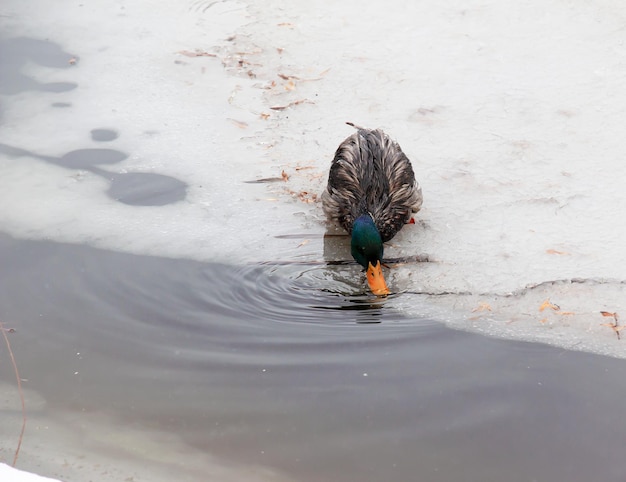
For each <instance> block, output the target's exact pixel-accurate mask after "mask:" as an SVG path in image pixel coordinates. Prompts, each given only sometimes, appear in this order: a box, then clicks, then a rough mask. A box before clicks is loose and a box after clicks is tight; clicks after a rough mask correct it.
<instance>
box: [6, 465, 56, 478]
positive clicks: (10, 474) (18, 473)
mask: <svg viewBox="0 0 626 482" xmlns="http://www.w3.org/2000/svg"><path fill="white" fill-rule="evenodd" d="M0 480H4V481H6V482H46V481H47V482H52V481H56V480H57V479H50V478H48V477H42V476H40V475H37V474H31V473H29V472H24V471H23V470H18V469H15V468H13V467H11V466H9V465H6V464H3V463H0Z"/></svg>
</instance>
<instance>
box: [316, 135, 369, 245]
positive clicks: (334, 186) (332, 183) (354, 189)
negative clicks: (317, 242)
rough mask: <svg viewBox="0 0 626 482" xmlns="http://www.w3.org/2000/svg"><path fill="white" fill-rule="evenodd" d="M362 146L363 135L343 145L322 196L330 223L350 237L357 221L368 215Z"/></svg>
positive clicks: (353, 136) (348, 139) (334, 161)
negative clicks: (340, 227)
mask: <svg viewBox="0 0 626 482" xmlns="http://www.w3.org/2000/svg"><path fill="white" fill-rule="evenodd" d="M361 144H362V143H361V142H360V136H359V134H358V133H354V134H352V135H351V136H350V137H348V138H347V139H346V140H345V141H343V142H342V143H341V144H340V145H339V147H338V148H337V151H336V152H335V156H334V158H333V161H332V163H331V165H330V172H329V173H328V185H327V187H326V189H325V190H324V192H323V193H322V206H323V208H324V212H325V213H326V216H327V217H328V219H330V220H331V221H335V222H337V223H338V224H339V225H340V226H342V227H343V228H344V229H346V231H348V232H349V233H351V232H352V225H353V223H354V220H355V219H356V218H358V217H359V216H360V215H361V214H363V213H364V212H367V209H366V208H367V207H366V203H365V202H366V192H367V186H365V185H364V183H363V179H365V178H366V176H367V169H366V166H364V165H363V163H362V162H361V158H362V155H363V153H362V147H361Z"/></svg>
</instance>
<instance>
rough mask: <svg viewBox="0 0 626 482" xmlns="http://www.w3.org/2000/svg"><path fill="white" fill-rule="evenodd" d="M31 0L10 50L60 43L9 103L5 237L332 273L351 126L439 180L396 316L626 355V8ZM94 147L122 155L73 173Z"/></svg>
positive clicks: (10, 27) (3, 171)
mask: <svg viewBox="0 0 626 482" xmlns="http://www.w3.org/2000/svg"><path fill="white" fill-rule="evenodd" d="M36 3H37V4H38V8H39V10H38V11H39V12H40V14H39V15H37V16H34V17H33V16H28V17H27V14H28V11H29V10H30V9H31V8H32V3H31V4H29V5H28V6H27V5H26V4H23V3H22V2H16V1H14V2H8V4H7V5H5V6H4V7H3V12H2V13H3V15H4V17H3V20H2V22H3V25H4V29H3V32H4V34H3V42H5V45H6V41H8V40H9V39H14V38H35V39H39V40H42V39H49V42H51V43H52V44H54V45H52V46H51V45H47V46H48V47H54V48H56V50H54V49H53V50H54V51H55V52H56V54H55V55H54V58H55V59H57V63H53V64H52V65H46V64H45V63H42V61H41V59H38V58H33V57H32V56H31V57H28V56H24V57H23V58H22V59H21V60H22V61H21V63H20V64H19V65H17V67H16V69H17V71H18V72H19V75H21V76H25V77H26V78H28V79H31V81H32V82H29V83H26V84H25V85H27V86H28V89H26V90H24V91H19V92H11V93H10V95H9V94H5V95H4V96H3V101H2V112H1V114H2V122H3V126H2V130H1V131H0V144H2V146H0V147H2V148H1V149H0V155H2V161H1V162H0V179H1V181H0V182H1V183H2V189H0V205H2V206H3V208H2V210H0V226H1V228H2V229H3V230H4V231H7V232H9V233H11V234H13V235H16V236H21V237H28V238H48V239H54V240H58V241H67V242H75V243H89V244H92V245H96V246H100V247H104V248H109V249H116V250H126V251H131V252H136V253H150V254H159V255H165V256H176V257H193V258H198V259H204V260H220V261H225V260H230V261H232V262H241V261H262V260H268V259H271V260H275V259H277V258H280V259H294V258H298V259H302V258H304V259H319V258H320V257H321V253H322V251H323V246H322V241H321V238H320V237H319V236H320V235H321V234H323V233H324V231H325V225H324V221H323V216H322V212H321V208H320V206H319V203H318V202H317V196H318V195H319V193H320V192H321V190H322V189H323V187H324V184H325V175H326V169H327V167H328V165H329V162H330V159H331V158H332V154H333V152H334V149H335V148H336V146H337V145H338V144H339V142H341V140H343V138H345V137H346V136H347V135H349V134H350V133H351V132H352V130H351V128H350V127H348V126H346V125H345V124H344V122H345V121H353V122H355V123H357V124H360V125H364V126H368V127H382V128H384V129H385V130H386V131H387V132H388V133H389V134H390V135H391V136H392V137H394V138H395V139H397V140H398V141H399V143H400V144H401V146H402V147H403V149H404V150H405V152H406V153H407V154H408V156H409V157H410V158H411V159H412V160H413V163H414V167H415V170H416V173H417V176H418V178H419V179H420V181H421V183H422V186H423V190H424V196H425V201H424V207H423V210H422V212H421V213H420V214H419V215H418V218H417V219H418V223H417V224H416V225H411V226H408V227H406V228H405V229H404V230H403V232H402V233H401V234H400V235H399V236H398V237H397V238H396V239H394V240H393V241H392V242H391V245H390V246H389V247H388V248H387V250H386V254H387V255H388V256H390V257H398V256H404V255H413V254H421V253H425V254H427V255H428V256H429V258H430V259H431V260H432V261H431V262H430V263H421V264H419V265H407V266H400V267H395V268H394V269H392V273H391V275H390V278H391V280H392V288H393V286H395V289H396V290H400V291H405V292H407V295H406V296H403V297H399V298H397V299H396V300H394V303H395V305H396V306H397V307H398V308H399V309H402V310H404V311H407V312H409V313H419V314H423V313H431V314H433V315H435V316H437V317H439V318H441V319H444V320H447V321H448V322H449V323H450V324H452V325H454V326H457V327H459V328H463V329H473V330H478V331H481V332H484V333H488V334H492V335H497V336H509V337H514V338H523V339H533V340H542V341H544V342H547V343H554V344H559V345H561V346H565V347H568V348H574V349H585V350H593V351H599V352H601V353H607V354H612V355H615V356H622V357H623V356H626V349H625V348H624V344H623V343H622V342H621V341H620V340H618V336H617V335H619V324H617V326H611V325H612V324H613V325H615V324H616V323H619V314H620V313H622V312H623V311H624V303H625V302H624V301H623V300H624V299H626V298H625V297H624V280H625V279H626V276H625V275H624V273H625V272H626V256H625V254H624V250H623V249H622V247H621V245H622V242H621V235H622V234H623V231H624V228H623V224H622V223H621V220H622V217H623V213H624V211H625V208H626V198H625V196H624V195H623V194H622V192H621V184H622V181H623V180H624V177H625V169H626V167H624V163H623V162H622V160H621V156H622V153H623V152H624V151H625V147H626V146H625V145H624V144H625V142H626V141H624V137H623V135H622V133H621V124H622V122H621V121H622V119H623V117H624V113H625V110H626V109H625V107H626V105H625V104H626V93H624V89H623V85H624V79H625V77H626V62H624V60H625V59H624V57H625V56H626V50H625V47H624V41H625V40H626V33H625V32H624V30H623V29H622V26H623V21H624V16H625V15H626V11H625V10H624V9H623V7H622V6H621V4H619V3H617V2H611V1H606V2H596V3H593V4H587V3H578V4H575V5H572V4H569V3H567V2H560V1H551V2H547V3H546V2H539V1H531V2H524V3H522V4H520V3H519V2H513V1H506V2H484V1H470V2H467V1H463V2H460V1H454V2H445V3H444V4H431V3H423V2H416V3H411V2H400V1H393V2H391V3H389V2H378V1H377V2H368V3H367V5H364V4H363V3H362V2H356V1H354V0H347V1H344V2H330V1H325V2H321V3H320V2H318V3H315V4H312V3H307V2H290V3H285V2H280V1H272V0H265V1H263V2H254V3H251V4H250V5H247V4H246V3H245V2H234V1H222V2H204V1H188V2H182V3H181V2H178V3H177V4H176V5H172V4H171V2H165V1H160V2H147V1H138V2H133V4H130V5H127V4H124V3H122V2H117V3H113V4H111V3H110V2H89V3H88V4H83V5H79V4H74V3H72V2H61V3H55V5H54V7H52V6H50V5H48V4H47V3H45V2H36ZM26 19H27V20H26ZM59 52H60V53H59ZM63 58H65V59H66V60H65V61H63V60H58V59H63ZM46 85H48V86H50V85H52V86H55V85H56V86H58V85H61V86H65V90H64V89H60V91H58V90H59V89H57V91H50V90H51V89H50V88H46V87H45V86H46ZM71 85H74V86H75V87H74V88H71ZM42 86H44V87H42ZM53 90H54V89H53ZM93 129H105V130H110V131H114V132H115V133H116V134H117V136H116V137H115V138H113V139H112V140H108V141H107V140H104V141H103V140H94V139H93V138H92V137H91V135H90V132H91V131H92V130H93ZM96 148H99V149H102V148H107V149H110V150H113V151H116V152H119V153H122V154H123V156H122V157H123V159H122V160H119V161H116V162H112V163H110V164H107V165H99V167H97V168H93V167H89V166H87V167H84V168H80V167H79V168H68V167H66V166H65V165H63V163H64V162H65V161H64V159H66V157H67V155H68V153H71V152H73V151H76V150H79V149H96ZM12 149H13V150H12ZM15 149H18V151H16V150H15ZM92 154H93V153H92ZM64 156H65V157H64ZM99 169H100V170H99ZM137 173H139V174H141V173H151V174H155V175H161V176H165V178H163V179H165V180H166V181H167V180H168V179H169V180H171V182H175V181H178V182H180V183H181V184H180V185H181V186H185V191H184V198H183V199H180V200H174V199H175V198H174V197H170V198H168V197H166V198H165V201H166V202H165V203H164V204H163V205H160V206H156V205H150V204H149V203H148V205H136V204H135V205H133V204H128V203H124V202H122V201H123V200H122V201H119V200H115V199H113V198H112V197H111V192H113V191H114V189H113V188H114V187H115V185H116V183H118V182H121V181H119V179H129V178H128V177H121V178H120V177H119V176H123V175H125V174H126V175H130V174H137ZM267 179H274V180H273V181H271V182H259V183H247V181H255V180H267ZM113 197H115V196H113ZM170 200H171V202H170ZM281 235H290V236H288V237H276V236H281ZM292 235H295V236H292ZM410 293H414V295H410ZM546 300H549V302H546ZM602 312H606V313H607V315H606V316H605V315H603V314H602ZM613 313H617V314H618V315H617V318H616V317H615V316H613ZM614 328H617V330H616V329H614Z"/></svg>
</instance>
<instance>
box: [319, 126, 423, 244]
mask: <svg viewBox="0 0 626 482" xmlns="http://www.w3.org/2000/svg"><path fill="white" fill-rule="evenodd" d="M422 200H423V198H422V190H421V188H420V185H419V183H418V182H417V181H416V179H415V174H414V172H413V168H412V166H411V162H410V161H409V159H408V158H407V157H406V155H405V154H404V152H402V149H400V146H399V145H398V144H397V143H396V142H395V141H393V140H391V139H390V138H389V137H388V136H387V135H386V134H385V133H384V132H383V131H381V130H379V129H375V130H369V129H363V128H358V131H357V132H355V133H354V134H352V135H351V136H350V137H348V138H347V139H346V140H345V141H343V142H342V143H341V144H340V145H339V148H338V149H337V151H336V152H335V157H334V159H333V161H332V164H331V166H330V173H329V176H328V186H327V188H326V190H325V191H324V192H323V194H322V202H323V206H324V212H325V213H326V215H327V217H328V218H329V219H331V220H332V221H335V222H337V223H338V224H339V225H341V226H342V227H343V228H344V229H346V231H348V232H349V233H352V225H353V223H354V220H355V219H357V218H358V217H359V216H361V215H363V214H366V213H369V214H371V216H372V218H373V219H374V223H375V224H376V227H377V229H378V231H379V232H380V235H381V238H382V240H383V241H389V240H390V239H391V238H393V237H394V236H395V235H396V233H397V232H398V231H399V230H400V229H401V228H402V226H404V225H405V224H406V223H407V222H408V221H409V220H410V218H411V215H412V213H416V212H417V211H419V209H420V207H421V206H422Z"/></svg>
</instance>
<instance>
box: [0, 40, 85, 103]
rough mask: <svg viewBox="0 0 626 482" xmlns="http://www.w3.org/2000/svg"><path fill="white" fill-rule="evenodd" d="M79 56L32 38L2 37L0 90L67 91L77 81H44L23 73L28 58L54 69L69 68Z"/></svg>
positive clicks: (3, 91) (0, 92)
mask: <svg viewBox="0 0 626 482" xmlns="http://www.w3.org/2000/svg"><path fill="white" fill-rule="evenodd" d="M72 59H74V61H76V58H75V57H74V56H72V55H71V54H69V53H67V52H65V51H64V50H63V49H62V48H61V47H60V46H59V45H57V44H56V43H54V42H50V41H48V40H37V39H33V38H25V37H18V38H8V39H5V38H0V94H5V95H15V94H19V93H21V92H26V91H29V90H40V91H45V92H57V93H59V92H67V91H70V90H73V89H75V88H76V87H77V86H78V85H77V84H76V83H74V82H48V83H41V82H39V81H37V80H36V79H33V78H32V77H29V76H28V75H25V74H23V73H22V69H23V67H24V65H26V64H27V63H28V62H32V63H35V64H37V65H41V66H43V67H48V68H54V69H67V68H70V67H71V66H72V62H71V61H72Z"/></svg>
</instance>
